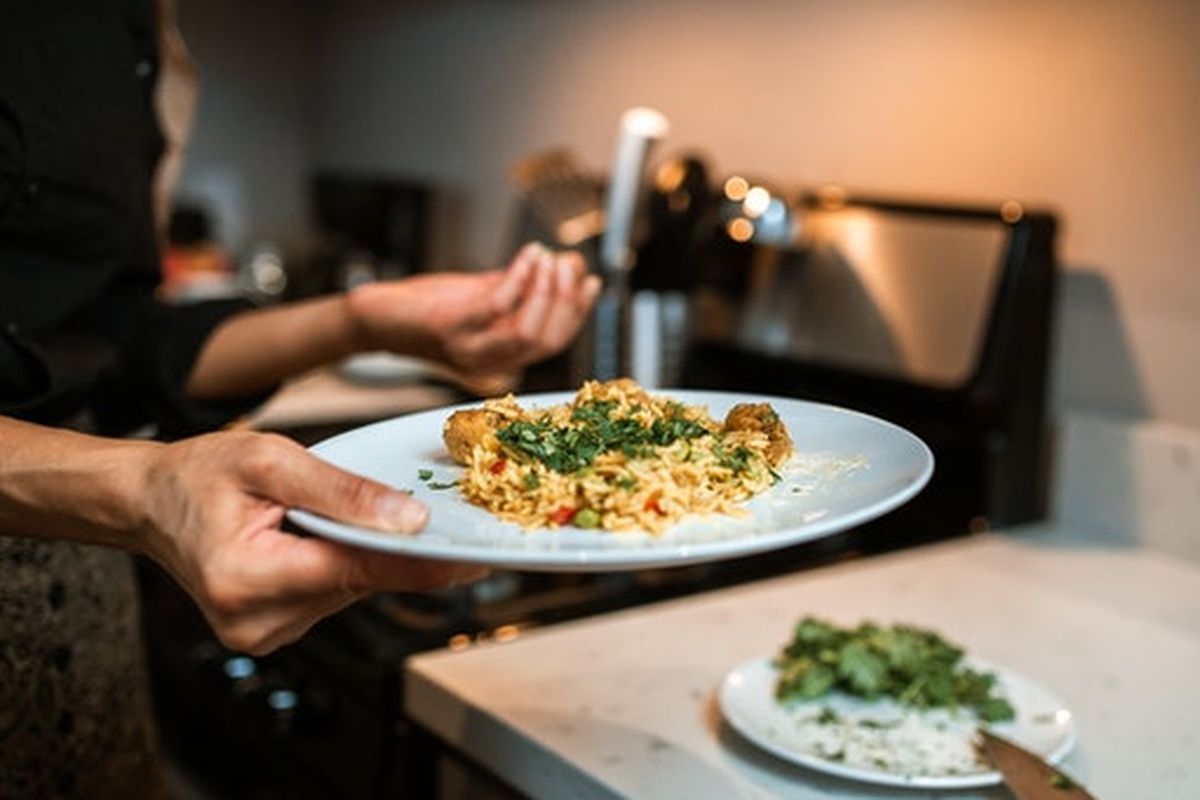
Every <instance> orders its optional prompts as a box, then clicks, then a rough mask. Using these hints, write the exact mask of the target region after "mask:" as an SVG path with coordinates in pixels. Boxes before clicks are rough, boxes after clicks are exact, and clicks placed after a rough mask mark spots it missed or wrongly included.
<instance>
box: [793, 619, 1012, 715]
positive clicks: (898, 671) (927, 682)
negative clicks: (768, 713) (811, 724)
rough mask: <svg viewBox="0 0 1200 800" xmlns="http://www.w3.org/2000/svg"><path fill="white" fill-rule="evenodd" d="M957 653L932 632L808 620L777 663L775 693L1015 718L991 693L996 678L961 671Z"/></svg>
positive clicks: (1003, 702) (999, 699) (898, 627)
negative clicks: (840, 696)
mask: <svg viewBox="0 0 1200 800" xmlns="http://www.w3.org/2000/svg"><path fill="white" fill-rule="evenodd" d="M962 656H963V651H962V649H961V648H959V647H956V646H955V645H953V644H951V643H949V642H947V641H946V640H945V639H943V638H942V637H941V636H939V635H938V634H937V633H934V632H933V631H928V630H923V629H920V628H915V627H911V626H906V625H895V626H892V627H880V626H878V625H875V624H873V623H870V622H867V623H863V624H861V625H859V626H858V627H857V628H839V627H836V626H834V625H831V624H829V623H827V622H825V621H823V620H819V619H816V618H813V617H805V618H804V619H802V620H801V621H800V622H799V623H798V624H797V625H796V629H795V632H794V634H793V636H792V641H791V642H789V643H788V644H787V645H786V646H785V647H784V648H783V651H782V652H781V653H780V654H779V656H778V657H777V658H776V661H775V664H776V667H778V669H779V677H778V679H777V681H776V685H775V695H776V697H777V698H779V700H780V701H788V700H794V699H800V700H813V699H816V698H818V697H821V696H823V695H824V694H826V693H827V692H829V691H831V690H837V691H842V692H845V693H847V694H851V695H855V696H858V697H863V698H867V699H873V698H877V697H893V698H895V699H896V700H897V701H898V702H900V703H902V704H904V705H909V706H913V707H916V708H934V707H965V708H969V709H970V710H972V711H973V712H974V713H975V715H976V716H977V717H978V718H979V719H981V720H983V721H985V722H1000V721H1003V720H1010V719H1012V718H1013V717H1014V716H1015V713H1014V711H1013V707H1012V706H1011V705H1010V704H1009V703H1008V701H1007V700H1005V699H1004V698H1003V697H1000V696H999V695H997V694H995V686H996V676H995V675H993V674H992V673H988V672H979V671H976V670H973V669H970V668H969V667H966V666H963V665H962V663H961V661H962Z"/></svg>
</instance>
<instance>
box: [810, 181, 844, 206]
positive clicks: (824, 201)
mask: <svg viewBox="0 0 1200 800" xmlns="http://www.w3.org/2000/svg"><path fill="white" fill-rule="evenodd" d="M817 199H818V201H819V202H820V203H821V208H824V209H826V210H828V211H836V210H837V209H839V208H842V207H843V206H845V205H846V190H845V189H843V188H842V187H841V186H836V185H833V184H831V185H829V186H822V187H821V188H820V189H818V190H817Z"/></svg>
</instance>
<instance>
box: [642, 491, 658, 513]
mask: <svg viewBox="0 0 1200 800" xmlns="http://www.w3.org/2000/svg"><path fill="white" fill-rule="evenodd" d="M660 497H662V492H652V493H651V494H650V496H649V497H647V498H646V504H645V505H644V506H643V508H644V509H645V510H646V511H653V512H654V513H655V514H661V513H663V510H662V506H660V505H659V504H658V498H660Z"/></svg>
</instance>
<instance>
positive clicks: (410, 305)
mask: <svg viewBox="0 0 1200 800" xmlns="http://www.w3.org/2000/svg"><path fill="white" fill-rule="evenodd" d="M418 280H420V279H419V278H417V279H414V278H409V279H406V280H400V281H389V282H386V283H367V284H363V285H362V286H357V287H355V288H353V289H351V290H350V291H349V292H347V293H346V294H345V295H344V301H345V307H346V314H347V317H348V319H349V320H350V329H351V330H352V331H353V334H352V338H353V341H354V342H355V344H356V346H357V349H358V352H364V351H372V350H388V351H391V352H393V353H404V354H407V355H414V356H421V357H424V358H438V357H439V346H438V342H437V337H436V336H435V335H433V334H432V332H431V331H430V330H429V329H428V328H429V326H428V325H427V324H425V322H424V321H423V320H422V319H421V315H420V312H419V307H420V306H419V302H418V301H419V299H420V298H419V294H414V292H413V287H412V284H413V282H414V281H418Z"/></svg>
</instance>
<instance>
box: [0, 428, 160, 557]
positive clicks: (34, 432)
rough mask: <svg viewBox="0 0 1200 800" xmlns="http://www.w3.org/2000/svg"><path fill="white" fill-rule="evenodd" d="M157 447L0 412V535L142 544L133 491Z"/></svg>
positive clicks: (141, 486)
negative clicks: (21, 419) (48, 425)
mask: <svg viewBox="0 0 1200 800" xmlns="http://www.w3.org/2000/svg"><path fill="white" fill-rule="evenodd" d="M160 447H162V445H159V444H155V443H152V442H142V441H122V440H116V439H103V438H99V437H95V436H85V435H83V434H78V433H72V432H69V431H60V430H55V429H53V428H44V427H41V426H38V425H30V424H28V423H23V422H18V421H16V420H11V419H5V418H3V417H0V535H11V536H29V537H35V538H47V539H48V538H55V539H72V540H75V541H81V542H88V543H93V544H104V545H109V546H112V547H119V548H122V549H126V550H140V549H142V548H143V546H144V542H143V541H142V535H143V530H144V509H143V508H142V507H141V504H140V503H139V498H141V497H143V496H144V490H145V476H146V474H147V465H148V464H149V463H150V461H151V459H152V457H153V455H154V454H155V453H156V452H157V448H160Z"/></svg>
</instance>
